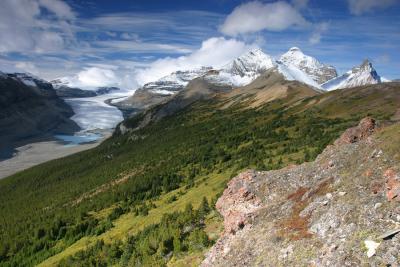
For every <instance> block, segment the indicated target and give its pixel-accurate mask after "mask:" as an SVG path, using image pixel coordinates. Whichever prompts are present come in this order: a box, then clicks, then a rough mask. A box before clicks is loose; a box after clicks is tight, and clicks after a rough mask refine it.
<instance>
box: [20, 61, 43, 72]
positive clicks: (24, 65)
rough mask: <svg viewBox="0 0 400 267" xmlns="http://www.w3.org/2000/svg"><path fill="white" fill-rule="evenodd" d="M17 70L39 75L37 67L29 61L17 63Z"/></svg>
mask: <svg viewBox="0 0 400 267" xmlns="http://www.w3.org/2000/svg"><path fill="white" fill-rule="evenodd" d="M15 68H17V69H18V70H19V71H21V72H29V73H32V74H35V75H37V74H39V71H38V69H37V67H36V66H35V64H33V63H32V62H27V61H21V62H17V63H15Z"/></svg>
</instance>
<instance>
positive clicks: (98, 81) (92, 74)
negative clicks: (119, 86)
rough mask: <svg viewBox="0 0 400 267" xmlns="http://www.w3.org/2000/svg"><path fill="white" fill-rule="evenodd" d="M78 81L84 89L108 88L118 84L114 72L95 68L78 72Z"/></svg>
mask: <svg viewBox="0 0 400 267" xmlns="http://www.w3.org/2000/svg"><path fill="white" fill-rule="evenodd" d="M78 80H79V81H80V82H81V83H82V85H84V86H86V87H99V86H110V85H115V84H116V83H118V79H117V77H116V76H115V73H114V71H112V70H110V69H101V68H97V67H91V68H87V69H85V70H83V71H81V72H79V73H78Z"/></svg>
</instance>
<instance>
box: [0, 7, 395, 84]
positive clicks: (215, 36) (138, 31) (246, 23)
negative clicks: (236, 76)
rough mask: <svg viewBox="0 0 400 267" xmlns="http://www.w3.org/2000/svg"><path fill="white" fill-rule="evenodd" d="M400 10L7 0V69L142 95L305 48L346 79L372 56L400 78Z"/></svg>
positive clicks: (3, 31)
mask: <svg viewBox="0 0 400 267" xmlns="http://www.w3.org/2000/svg"><path fill="white" fill-rule="evenodd" d="M399 2H400V1H399V0H380V1H377V0H335V1H334V0H325V1H319V0H318V1H317V0H309V1H307V0H288V1H243V0H242V1H239V0H214V1H211V0H203V1H187V0H186V1H183V0H179V1H177V0H176V1H173V0H170V1H159V0H147V1H142V0H136V1H121V0H113V1H108V0H100V1H99V0H96V1H95V0H83V1H82V0H80V1H78V0H76V1H74V0H66V1H61V0H2V1H0V40H1V42H0V70H2V71H28V72H31V73H33V74H36V75H38V76H40V77H43V78H45V79H54V78H57V77H63V76H68V77H70V79H71V80H73V81H75V82H76V83H77V85H93V86H95V85H100V84H104V83H105V85H107V84H110V85H119V86H122V87H125V88H129V89H135V88H137V87H138V86H139V85H141V84H143V83H145V82H148V81H150V80H152V79H156V78H159V77H160V76H162V75H165V74H168V73H169V72H171V71H174V70H177V69H185V68H192V67H198V66H200V65H211V66H215V67H218V65H222V64H224V63H226V61H228V60H230V59H231V58H233V57H235V56H238V55H240V54H241V53H243V52H245V51H246V50H248V49H250V48H252V47H260V48H262V49H263V50H264V52H266V53H268V54H271V55H272V56H274V57H279V55H280V54H282V53H284V52H285V51H287V50H288V49H289V48H290V47H292V46H298V47H300V48H301V49H302V50H303V52H304V53H306V54H308V55H311V56H314V57H316V58H317V59H318V60H320V61H322V62H324V63H328V64H332V65H334V66H335V67H336V68H337V69H338V71H339V72H340V73H343V72H345V71H347V70H348V69H350V68H352V67H353V66H355V65H359V64H360V63H361V62H362V60H363V59H365V58H369V59H370V60H371V61H372V62H373V64H374V66H375V68H376V69H377V71H378V73H379V74H381V75H382V76H384V77H386V78H389V79H394V78H400V53H399V51H400V3H399Z"/></svg>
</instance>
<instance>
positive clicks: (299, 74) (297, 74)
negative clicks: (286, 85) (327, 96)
mask: <svg viewBox="0 0 400 267" xmlns="http://www.w3.org/2000/svg"><path fill="white" fill-rule="evenodd" d="M277 71H278V72H279V73H281V74H282V75H283V77H285V79H286V80H288V81H299V82H302V83H305V84H308V85H311V86H313V87H316V88H320V85H319V84H318V83H317V82H316V81H314V80H313V79H312V78H311V77H309V76H308V75H307V74H306V73H304V72H303V71H301V70H300V69H298V68H296V67H295V66H294V65H285V64H283V63H281V62H278V63H277Z"/></svg>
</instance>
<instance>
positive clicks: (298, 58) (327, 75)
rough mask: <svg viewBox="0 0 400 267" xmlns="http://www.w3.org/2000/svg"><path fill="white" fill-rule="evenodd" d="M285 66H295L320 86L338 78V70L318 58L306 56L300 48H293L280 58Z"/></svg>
mask: <svg viewBox="0 0 400 267" xmlns="http://www.w3.org/2000/svg"><path fill="white" fill-rule="evenodd" d="M280 61H281V62H283V63H284V64H285V65H287V66H290V65H293V66H295V67H297V68H298V69H300V70H301V71H303V72H305V73H306V74H307V75H308V76H310V78H311V79H313V80H314V81H316V82H317V83H318V84H322V83H324V82H326V81H328V80H331V79H333V78H335V77H336V76H337V72H336V69H335V68H334V67H333V66H329V65H326V64H323V63H321V62H319V61H318V60H317V59H316V58H314V57H311V56H307V55H305V54H304V53H303V52H302V51H301V50H300V49H299V48H298V47H292V48H290V49H289V51H287V52H286V53H285V54H283V55H282V56H281V57H280Z"/></svg>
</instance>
